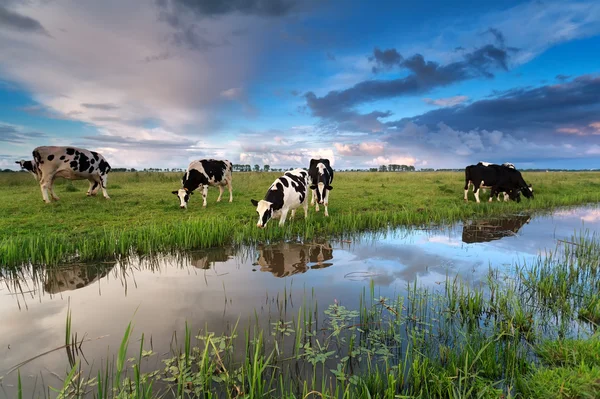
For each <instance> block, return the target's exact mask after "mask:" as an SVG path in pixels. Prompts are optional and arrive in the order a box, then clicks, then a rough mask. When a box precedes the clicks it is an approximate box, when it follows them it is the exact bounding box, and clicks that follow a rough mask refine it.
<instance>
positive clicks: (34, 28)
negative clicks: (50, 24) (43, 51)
mask: <svg viewBox="0 0 600 399" xmlns="http://www.w3.org/2000/svg"><path fill="white" fill-rule="evenodd" d="M0 27H4V28H8V29H12V30H16V31H19V32H27V33H37V34H41V35H44V36H47V37H50V34H49V33H48V31H46V29H44V27H43V26H42V24H41V23H40V22H39V21H37V20H35V19H33V18H31V17H28V16H26V15H22V14H19V13H17V12H14V11H11V10H9V9H7V8H6V7H5V6H3V5H2V4H0Z"/></svg>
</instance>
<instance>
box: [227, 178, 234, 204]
mask: <svg viewBox="0 0 600 399" xmlns="http://www.w3.org/2000/svg"><path fill="white" fill-rule="evenodd" d="M227 188H228V189H229V202H233V188H232V187H231V180H227Z"/></svg>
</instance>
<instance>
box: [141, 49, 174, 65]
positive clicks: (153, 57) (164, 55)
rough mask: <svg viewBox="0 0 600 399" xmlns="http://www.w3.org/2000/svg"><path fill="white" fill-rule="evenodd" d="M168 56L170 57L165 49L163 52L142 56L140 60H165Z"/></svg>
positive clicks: (147, 62)
mask: <svg viewBox="0 0 600 399" xmlns="http://www.w3.org/2000/svg"><path fill="white" fill-rule="evenodd" d="M170 57H171V55H170V54H169V53H168V52H167V51H165V52H164V53H160V54H155V55H149V56H147V57H144V58H143V59H142V62H143V63H145V64H149V63H151V62H156V61H165V60H168V59H169V58H170Z"/></svg>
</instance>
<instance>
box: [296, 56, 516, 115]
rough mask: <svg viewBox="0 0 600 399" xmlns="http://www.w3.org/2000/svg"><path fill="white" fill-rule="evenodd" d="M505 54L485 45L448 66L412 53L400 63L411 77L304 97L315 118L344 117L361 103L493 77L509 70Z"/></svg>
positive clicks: (371, 82) (373, 82) (308, 94)
mask: <svg viewBox="0 0 600 399" xmlns="http://www.w3.org/2000/svg"><path fill="white" fill-rule="evenodd" d="M507 62H508V52H507V51H506V50H503V49H500V48H497V47H495V46H493V45H486V46H484V47H481V48H479V49H476V50H475V51H473V52H470V53H466V54H464V55H463V60H461V61H457V62H453V63H450V64H447V65H440V64H438V63H437V62H433V61H425V59H424V58H423V56H422V55H421V54H415V55H413V56H412V57H410V58H407V59H404V60H403V61H402V62H401V66H402V67H403V68H406V69H408V70H409V71H410V72H412V73H411V74H409V75H408V76H406V77H403V78H399V79H392V80H367V81H364V82H361V83H357V84H356V85H354V86H353V87H351V88H349V89H346V90H341V91H337V90H336V91H331V92H329V93H328V94H327V95H325V96H323V97H317V96H316V95H315V94H314V93H313V92H308V93H306V94H305V98H306V104H307V106H308V108H309V109H310V110H311V111H312V114H313V115H314V116H318V117H322V118H330V119H340V118H344V116H345V115H347V114H348V113H351V111H352V108H353V107H355V106H357V105H359V104H364V103H369V102H373V101H377V100H383V99H389V98H394V97H400V96H406V95H415V94H422V93H426V92H428V91H430V90H432V89H434V88H437V87H444V86H448V85H450V84H453V83H456V82H460V81H464V80H468V79H473V78H476V77H486V78H492V77H493V76H494V75H493V73H492V70H493V69H498V68H500V69H504V70H506V69H508V67H507Z"/></svg>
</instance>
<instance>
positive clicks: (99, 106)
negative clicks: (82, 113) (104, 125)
mask: <svg viewBox="0 0 600 399" xmlns="http://www.w3.org/2000/svg"><path fill="white" fill-rule="evenodd" d="M81 106H82V107H83V108H87V109H101V110H104V111H112V110H116V109H119V106H118V105H115V104H110V103H106V104H90V103H83V104H81Z"/></svg>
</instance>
